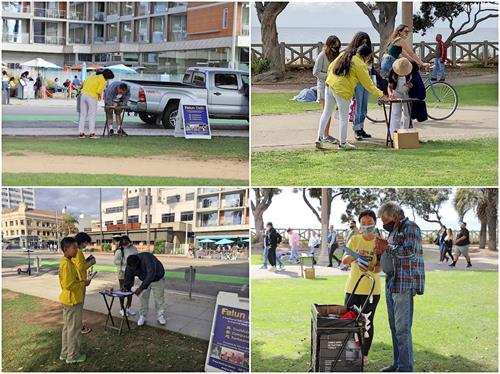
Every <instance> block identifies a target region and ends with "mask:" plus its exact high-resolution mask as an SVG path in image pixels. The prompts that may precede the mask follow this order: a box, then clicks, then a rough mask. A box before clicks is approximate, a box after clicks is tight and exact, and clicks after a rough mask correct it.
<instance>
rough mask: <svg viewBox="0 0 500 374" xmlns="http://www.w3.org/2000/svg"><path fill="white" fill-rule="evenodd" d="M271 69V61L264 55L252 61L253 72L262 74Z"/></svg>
mask: <svg viewBox="0 0 500 374" xmlns="http://www.w3.org/2000/svg"><path fill="white" fill-rule="evenodd" d="M269 69H271V61H269V60H268V59H267V58H264V57H258V58H256V59H255V61H252V73H253V74H261V73H264V72H266V71H268V70H269Z"/></svg>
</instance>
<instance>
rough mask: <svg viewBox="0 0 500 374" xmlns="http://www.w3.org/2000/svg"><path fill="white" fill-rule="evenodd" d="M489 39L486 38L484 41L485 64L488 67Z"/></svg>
mask: <svg viewBox="0 0 500 374" xmlns="http://www.w3.org/2000/svg"><path fill="white" fill-rule="evenodd" d="M488 56H489V53H488V41H487V40H485V41H483V66H484V67H486V66H488Z"/></svg>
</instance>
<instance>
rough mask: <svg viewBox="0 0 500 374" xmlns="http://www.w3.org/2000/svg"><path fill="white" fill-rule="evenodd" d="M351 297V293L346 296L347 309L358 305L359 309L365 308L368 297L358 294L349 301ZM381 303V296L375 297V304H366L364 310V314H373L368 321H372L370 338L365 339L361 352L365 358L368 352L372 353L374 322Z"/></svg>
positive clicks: (369, 332) (369, 331)
mask: <svg viewBox="0 0 500 374" xmlns="http://www.w3.org/2000/svg"><path fill="white" fill-rule="evenodd" d="M350 296H351V294H350V293H346V294H345V301H344V304H345V305H346V306H347V307H351V306H353V305H356V306H357V307H360V308H361V307H362V306H363V304H364V302H365V300H366V298H367V297H368V295H356V294H354V295H353V296H352V298H351V300H349V298H350ZM348 301H349V304H348V303H347V302H348ZM379 301H380V295H373V302H372V303H370V302H369V301H368V304H366V308H365V310H363V313H364V314H368V313H370V312H372V314H370V317H368V319H369V320H370V329H369V330H368V334H369V335H370V336H369V337H368V338H363V345H362V347H361V351H362V352H363V356H368V352H370V347H371V345H372V341H373V334H374V326H373V321H374V320H375V310H376V309H377V305H378V302H379Z"/></svg>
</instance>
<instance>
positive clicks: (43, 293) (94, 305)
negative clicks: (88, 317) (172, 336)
mask: <svg viewBox="0 0 500 374" xmlns="http://www.w3.org/2000/svg"><path fill="white" fill-rule="evenodd" d="M2 283H3V284H2V287H3V288H6V289H9V290H12V291H14V292H20V293H24V294H28V295H32V296H37V297H42V298H45V299H49V300H52V301H58V298H59V293H60V287H59V278H58V275H56V274H47V273H45V274H40V275H36V274H35V275H32V276H31V277H28V276H26V275H20V276H19V275H17V274H15V273H14V272H13V271H9V269H4V270H3V272H2ZM138 284H139V283H136V285H138ZM111 287H114V288H115V289H116V288H117V287H118V284H117V282H115V281H111V280H105V279H100V278H99V275H98V276H97V278H96V279H94V280H93V281H92V283H91V285H90V286H89V287H88V289H87V296H86V299H85V309H87V310H91V311H94V312H98V313H104V314H106V306H105V304H104V300H103V297H102V296H101V295H100V294H99V293H98V292H99V291H100V290H103V289H109V288H111ZM215 300H216V299H215V298H214V297H210V296H204V295H193V299H192V300H189V297H188V296H187V295H186V294H185V293H182V292H172V291H169V290H166V291H165V301H166V317H167V324H166V325H165V326H161V325H159V324H158V323H157V322H156V314H155V308H154V297H153V295H152V294H151V297H150V306H149V314H148V316H147V317H146V321H147V322H146V323H147V324H148V325H149V326H152V327H156V328H160V329H166V330H170V331H174V332H178V333H180V334H184V335H189V336H192V337H195V338H200V339H204V340H209V338H210V331H211V328H212V319H213V313H214V307H215ZM132 306H133V308H134V309H135V310H136V311H138V310H139V306H140V301H139V299H138V298H137V297H136V296H134V297H133V302H132ZM119 311H120V307H119V303H118V300H116V301H115V304H114V305H113V310H112V314H113V316H119ZM137 318H138V315H136V316H134V317H130V321H131V322H132V325H133V326H131V327H133V328H136V327H137V326H136V324H135V322H136V321H137Z"/></svg>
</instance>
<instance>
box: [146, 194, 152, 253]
mask: <svg viewBox="0 0 500 374" xmlns="http://www.w3.org/2000/svg"><path fill="white" fill-rule="evenodd" d="M147 191H148V194H147V195H146V203H147V204H148V209H147V213H146V223H147V226H146V227H147V229H146V230H147V231H146V242H147V243H148V244H147V247H146V248H147V251H148V252H149V242H150V240H151V200H152V199H151V188H150V187H148V189H147Z"/></svg>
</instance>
